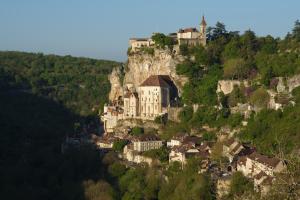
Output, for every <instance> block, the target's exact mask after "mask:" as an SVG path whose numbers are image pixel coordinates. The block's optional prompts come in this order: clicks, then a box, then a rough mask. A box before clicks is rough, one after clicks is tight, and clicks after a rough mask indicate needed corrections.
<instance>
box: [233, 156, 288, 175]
mask: <svg viewBox="0 0 300 200" xmlns="http://www.w3.org/2000/svg"><path fill="white" fill-rule="evenodd" d="M284 169H285V164H284V162H283V161H281V160H280V159H278V158H273V157H272V158H271V157H268V156H265V155H262V154H259V153H257V152H253V153H251V154H250V155H247V156H243V157H241V158H239V160H238V162H237V170H238V171H241V172H242V173H243V174H244V175H245V176H248V177H254V176H255V175H257V174H259V173H260V172H264V173H265V174H267V175H268V176H274V173H276V172H281V171H283V170H284Z"/></svg>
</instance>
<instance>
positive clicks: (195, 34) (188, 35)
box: [129, 16, 207, 51]
mask: <svg viewBox="0 0 300 200" xmlns="http://www.w3.org/2000/svg"><path fill="white" fill-rule="evenodd" d="M206 27H207V23H206V21H205V18H204V16H202V21H201V23H200V27H199V28H200V29H199V30H197V28H194V27H193V28H184V29H179V31H178V32H177V33H170V34H169V37H171V38H173V40H174V41H175V42H176V43H178V45H183V44H186V45H189V46H195V45H203V46H205V45H206ZM154 44H155V42H154V41H153V40H152V39H151V38H130V39H129V46H130V47H131V49H132V51H136V50H138V49H139V48H142V47H150V46H153V45H154Z"/></svg>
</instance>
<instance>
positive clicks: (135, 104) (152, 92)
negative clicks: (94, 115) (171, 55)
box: [101, 16, 207, 133]
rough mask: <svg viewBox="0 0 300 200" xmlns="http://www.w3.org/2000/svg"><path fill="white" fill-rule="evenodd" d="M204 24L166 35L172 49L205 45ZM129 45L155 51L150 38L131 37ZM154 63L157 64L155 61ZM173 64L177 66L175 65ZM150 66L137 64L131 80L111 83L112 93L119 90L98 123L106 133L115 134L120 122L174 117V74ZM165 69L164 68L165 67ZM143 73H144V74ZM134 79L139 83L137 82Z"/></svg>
mask: <svg viewBox="0 0 300 200" xmlns="http://www.w3.org/2000/svg"><path fill="white" fill-rule="evenodd" d="M206 25H207V24H206V21H205V18H204V16H203V17H202V21H201V23H200V29H199V30H197V29H196V28H185V29H179V31H178V32H177V33H171V34H169V37H170V38H172V39H173V40H174V43H175V46H176V47H174V49H176V48H177V49H179V46H180V45H188V46H195V45H203V46H205V45H206ZM129 46H130V50H131V51H132V52H137V51H139V50H140V49H141V48H144V47H154V48H155V42H154V41H153V40H152V39H151V38H131V39H130V40H129ZM160 56H162V55H160ZM153 60H156V61H157V59H154V58H153ZM172 65H173V66H176V64H175V63H173V64H172ZM164 66H166V65H164ZM151 67H153V66H152V64H151V63H150V62H148V63H146V65H144V64H143V63H141V62H139V63H138V64H137V67H136V68H139V69H142V71H140V72H137V73H135V74H134V75H133V77H132V78H131V79H129V80H126V81H124V86H122V83H121V84H117V85H115V84H112V87H113V88H112V90H114V89H116V88H117V87H118V90H119V93H118V94H117V95H115V98H114V99H113V100H111V102H110V103H109V105H105V106H104V112H103V114H102V116H101V120H102V121H103V123H104V130H105V132H106V133H112V132H114V128H115V127H116V126H117V124H118V123H117V122H118V121H119V120H127V119H141V120H155V119H156V118H157V117H160V116H167V117H168V119H169V118H170V116H171V113H174V114H172V116H176V113H177V111H178V109H177V110H176V108H174V105H178V96H179V95H178V88H177V87H176V85H175V83H174V82H173V80H174V73H173V72H172V71H171V70H170V69H168V70H159V69H156V70H155V71H153V70H151V72H150V70H149V69H150V68H151ZM168 67H169V66H166V68H168ZM148 71H149V72H150V73H149V74H147V73H148ZM145 72H147V73H146V74H145ZM127 73H128V72H127ZM129 73H130V72H129ZM131 73H132V72H131ZM172 78H173V80H172ZM136 79H138V80H139V81H138V82H137V81H136ZM172 108H174V109H172ZM170 110H172V111H170ZM170 112H171V113H170Z"/></svg>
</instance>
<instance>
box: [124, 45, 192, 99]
mask: <svg viewBox="0 0 300 200" xmlns="http://www.w3.org/2000/svg"><path fill="white" fill-rule="evenodd" d="M183 60H184V57H183V56H181V55H178V54H174V53H172V52H171V51H170V50H164V49H155V50H154V53H153V55H152V54H147V53H143V52H136V53H133V54H131V55H129V56H128V66H127V68H126V74H125V79H124V85H126V84H128V83H132V84H133V85H134V87H135V88H137V87H138V86H139V85H140V84H141V83H142V82H143V81H144V80H146V79H147V78H148V77H149V76H150V75H168V76H170V78H171V79H172V80H173V82H174V83H175V85H176V87H177V88H178V90H179V93H181V91H182V87H183V85H184V84H185V83H186V82H187V81H188V79H187V77H184V76H180V75H177V74H176V65H177V64H178V63H180V62H182V61H183Z"/></svg>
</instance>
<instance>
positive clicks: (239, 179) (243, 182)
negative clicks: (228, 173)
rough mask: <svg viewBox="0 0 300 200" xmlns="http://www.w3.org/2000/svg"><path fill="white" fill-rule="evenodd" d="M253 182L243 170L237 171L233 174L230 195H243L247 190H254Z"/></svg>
mask: <svg viewBox="0 0 300 200" xmlns="http://www.w3.org/2000/svg"><path fill="white" fill-rule="evenodd" d="M253 188H254V186H253V183H252V182H251V181H250V180H249V179H248V178H246V177H245V176H244V175H243V174H242V173H241V172H235V173H234V174H233V175H232V178H231V183H230V190H229V197H234V196H241V195H242V194H244V193H245V192H249V191H253Z"/></svg>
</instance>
